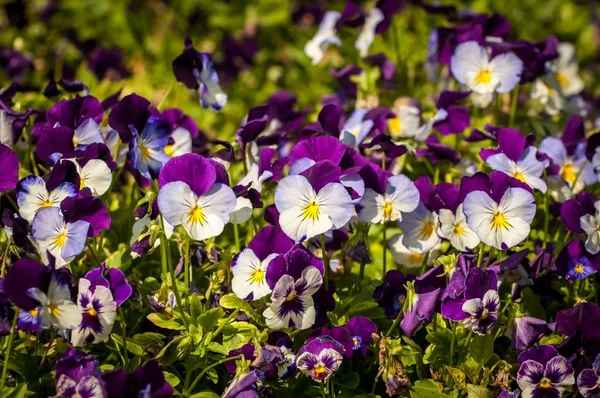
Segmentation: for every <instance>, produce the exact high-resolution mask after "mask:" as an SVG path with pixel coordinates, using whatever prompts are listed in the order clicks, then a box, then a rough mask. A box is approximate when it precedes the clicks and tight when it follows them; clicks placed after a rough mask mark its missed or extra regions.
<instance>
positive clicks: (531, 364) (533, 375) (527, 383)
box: [517, 345, 575, 397]
mask: <svg viewBox="0 0 600 398" xmlns="http://www.w3.org/2000/svg"><path fill="white" fill-rule="evenodd" d="M518 360H519V363H520V365H521V366H520V368H519V371H518V373H517V383H519V388H520V389H521V391H522V393H521V395H522V396H523V397H544V396H546V397H559V396H561V395H562V394H563V392H564V391H565V389H568V388H570V387H571V386H572V385H574V384H575V375H574V373H573V367H572V366H571V364H570V363H569V361H568V360H567V359H566V358H565V357H562V356H560V355H558V352H557V351H556V349H555V348H554V347H552V346H549V345H540V346H537V347H533V348H530V349H528V350H527V351H523V352H522V353H521V354H519V357H518Z"/></svg>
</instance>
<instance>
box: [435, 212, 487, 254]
mask: <svg viewBox="0 0 600 398" xmlns="http://www.w3.org/2000/svg"><path fill="white" fill-rule="evenodd" d="M439 221H440V229H439V231H438V233H439V235H440V236H441V237H442V238H445V239H448V240H449V241H450V244H451V245H452V247H454V248H455V249H456V250H459V251H461V252H464V251H467V250H469V249H474V248H475V247H476V246H477V245H478V244H479V237H478V236H477V234H476V233H475V232H473V230H472V229H471V228H470V227H469V225H468V224H467V218H466V217H465V214H464V213H463V205H462V204H460V205H458V207H457V208H456V213H453V212H452V211H451V210H449V209H440V211H439Z"/></svg>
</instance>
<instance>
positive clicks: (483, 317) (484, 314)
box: [481, 310, 489, 320]
mask: <svg viewBox="0 0 600 398" xmlns="http://www.w3.org/2000/svg"><path fill="white" fill-rule="evenodd" d="M488 315H489V314H488V312H487V311H486V310H484V311H483V313H482V314H481V320H484V319H486V318H487V317H488Z"/></svg>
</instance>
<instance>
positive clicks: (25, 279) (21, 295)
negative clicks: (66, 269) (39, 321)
mask: <svg viewBox="0 0 600 398" xmlns="http://www.w3.org/2000/svg"><path fill="white" fill-rule="evenodd" d="M50 276H51V271H50V269H49V268H48V267H45V266H44V265H42V264H41V263H40V262H39V261H37V260H33V259H30V258H22V259H20V260H18V261H17V262H15V263H14V264H13V266H12V267H11V268H10V269H9V270H8V272H7V273H6V278H5V280H4V294H6V296H7V297H8V298H9V299H10V301H12V302H13V303H14V304H15V305H16V306H17V307H19V308H20V309H22V310H24V311H31V310H34V309H35V308H36V307H37V306H38V305H39V304H38V302H37V301H36V300H34V299H32V298H31V297H29V295H28V294H27V291H28V290H29V289H31V288H38V289H39V290H41V291H43V292H45V291H47V290H48V285H49V284H50Z"/></svg>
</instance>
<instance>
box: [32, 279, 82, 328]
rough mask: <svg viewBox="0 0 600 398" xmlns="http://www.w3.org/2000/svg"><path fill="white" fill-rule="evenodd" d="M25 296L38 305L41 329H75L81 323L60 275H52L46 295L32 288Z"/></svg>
mask: <svg viewBox="0 0 600 398" xmlns="http://www.w3.org/2000/svg"><path fill="white" fill-rule="evenodd" d="M27 295H28V296H29V297H31V298H32V299H34V300H37V301H38V302H39V303H40V306H39V307H38V311H39V312H38V314H37V315H38V319H39V322H40V324H41V326H42V327H43V328H45V329H47V328H49V327H51V326H54V327H56V328H57V329H60V330H65V329H75V328H76V327H77V326H78V325H79V324H80V323H81V319H82V318H81V312H80V311H79V307H77V304H75V303H74V302H73V301H71V290H70V289H69V285H68V283H67V282H66V281H65V280H64V279H63V278H62V276H61V275H60V273H58V272H54V273H53V274H52V277H51V278H50V285H49V286H48V292H47V293H44V292H42V291H41V290H40V289H39V288H37V287H32V288H30V289H29V290H28V291H27Z"/></svg>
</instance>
